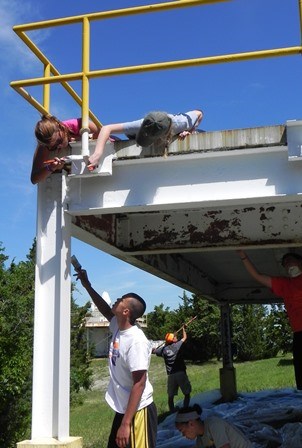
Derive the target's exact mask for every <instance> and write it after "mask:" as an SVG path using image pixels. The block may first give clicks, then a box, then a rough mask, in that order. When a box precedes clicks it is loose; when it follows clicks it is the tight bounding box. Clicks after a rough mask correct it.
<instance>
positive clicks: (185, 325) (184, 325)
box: [174, 316, 197, 334]
mask: <svg viewBox="0 0 302 448" xmlns="http://www.w3.org/2000/svg"><path fill="white" fill-rule="evenodd" d="M196 318H197V316H194V317H192V318H191V319H190V320H188V322H186V323H185V324H183V325H182V326H181V327H180V328H179V329H178V330H177V331H175V332H174V334H177V333H179V332H180V331H181V330H182V328H183V327H187V326H188V325H189V324H190V323H191V322H193V320H195V319H196Z"/></svg>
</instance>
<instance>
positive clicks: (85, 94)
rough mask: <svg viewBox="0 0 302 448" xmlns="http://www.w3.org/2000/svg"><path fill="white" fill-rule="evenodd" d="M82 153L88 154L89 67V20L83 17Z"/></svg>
mask: <svg viewBox="0 0 302 448" xmlns="http://www.w3.org/2000/svg"><path fill="white" fill-rule="evenodd" d="M82 45H83V47H82V72H83V77H82V129H81V134H82V155H83V156H89V79H88V76H87V74H88V73H89V69H90V58H89V56H90V22H89V20H88V18H87V17H84V18H83V40H82Z"/></svg>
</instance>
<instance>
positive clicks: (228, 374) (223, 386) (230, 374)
mask: <svg viewBox="0 0 302 448" xmlns="http://www.w3.org/2000/svg"><path fill="white" fill-rule="evenodd" d="M219 374H220V393H221V396H222V401H225V402H227V401H233V400H236V398H237V386H236V369H235V368H234V367H223V368H222V369H219Z"/></svg>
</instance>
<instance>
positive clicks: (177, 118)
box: [88, 110, 203, 170]
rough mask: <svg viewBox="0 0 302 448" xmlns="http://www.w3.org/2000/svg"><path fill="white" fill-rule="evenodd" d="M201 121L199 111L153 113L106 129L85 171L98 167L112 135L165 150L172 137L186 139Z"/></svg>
mask: <svg viewBox="0 0 302 448" xmlns="http://www.w3.org/2000/svg"><path fill="white" fill-rule="evenodd" d="M202 118H203V112H202V111H201V110H192V111H189V112H185V113H179V114H168V113H166V112H160V111H155V112H150V113H149V114H148V115H146V116H145V118H142V119H140V120H136V121H130V122H127V123H116V124H108V125H105V126H103V127H102V129H101V131H100V133H99V136H98V139H97V143H96V147H95V151H94V153H93V154H92V155H91V156H90V157H89V164H88V168H89V169H90V170H93V169H95V168H96V167H97V166H98V163H99V159H100V157H101V156H102V154H103V152H104V147H105V144H106V142H107V140H108V138H109V136H110V134H112V133H117V134H125V135H126V136H127V137H128V138H130V139H135V140H136V143H137V144H138V145H139V146H142V147H148V146H151V145H152V144H154V143H155V144H157V143H160V144H165V146H166V147H168V146H169V144H170V142H171V140H172V137H174V136H175V135H178V138H179V139H181V140H183V139H184V138H185V137H186V136H187V135H190V134H192V132H194V131H195V130H196V129H197V127H198V126H199V124H200V122H201V120H202Z"/></svg>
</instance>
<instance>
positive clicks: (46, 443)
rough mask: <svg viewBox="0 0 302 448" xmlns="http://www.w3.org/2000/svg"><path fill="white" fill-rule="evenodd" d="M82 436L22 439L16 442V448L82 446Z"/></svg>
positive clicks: (77, 447)
mask: <svg viewBox="0 0 302 448" xmlns="http://www.w3.org/2000/svg"><path fill="white" fill-rule="evenodd" d="M82 446H83V438H82V437H66V438H64V439H62V440H57V439H52V438H50V439H49V438H43V439H35V440H23V442H18V443H17V448H46V447H48V448H58V447H61V448H82Z"/></svg>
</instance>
